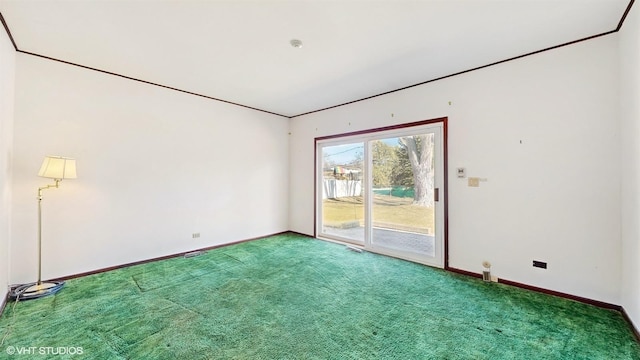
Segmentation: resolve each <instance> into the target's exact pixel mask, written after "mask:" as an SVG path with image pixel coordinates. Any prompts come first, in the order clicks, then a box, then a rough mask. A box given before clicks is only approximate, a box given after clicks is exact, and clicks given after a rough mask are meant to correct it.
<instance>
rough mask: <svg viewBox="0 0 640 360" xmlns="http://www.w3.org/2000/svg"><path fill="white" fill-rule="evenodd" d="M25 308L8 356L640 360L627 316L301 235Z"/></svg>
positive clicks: (2, 353) (74, 286)
mask: <svg viewBox="0 0 640 360" xmlns="http://www.w3.org/2000/svg"><path fill="white" fill-rule="evenodd" d="M13 305H14V303H9V304H8V305H7V308H6V310H5V312H4V314H3V315H2V317H1V318H0V339H2V338H4V342H3V344H2V345H1V346H0V358H8V359H18V358H54V359H64V358H83V359H607V360H610V359H640V345H639V344H638V343H637V342H636V341H635V339H634V337H633V334H632V332H631V330H630V328H629V326H628V324H627V323H625V321H624V320H623V318H622V316H621V315H620V314H619V313H617V312H615V311H610V310H604V309H600V308H596V307H593V306H590V305H585V304H582V303H577V302H574V301H569V300H565V299H560V298H556V297H552V296H548V295H544V294H539V293H535V292H530V291H526V290H522V289H518V288H514V287H509V286H505V285H501V284H487V283H484V282H482V281H480V280H478V279H474V278H469V277H465V276H462V275H457V274H452V273H449V272H446V271H443V270H438V269H432V268H429V267H425V266H422V265H419V264H414V263H411V262H407V261H402V260H398V259H393V258H389V257H385V256H381V255H375V254H371V253H355V252H352V251H348V250H346V249H345V247H344V246H341V245H337V244H332V243H328V242H323V241H319V240H314V239H311V238H307V237H303V236H298V235H294V234H285V235H280V236H273V237H269V238H265V239H261V240H257V241H252V242H246V243H242V244H238V245H233V246H228V247H223V248H219V249H216V250H211V251H209V252H207V253H206V254H204V255H201V256H198V257H194V258H187V259H185V258H174V259H169V260H164V261H158V262H154V263H149V264H144V265H138V266H132V267H128V268H124V269H119V270H115V271H111V272H107V273H102V274H97V275H92V276H87V277H83V278H79V279H74V280H71V281H68V282H67V284H66V286H65V288H64V289H62V291H61V292H60V293H58V294H57V295H56V296H51V297H48V298H42V299H38V300H30V301H24V302H19V303H17V304H16V306H15V309H14V306H13ZM10 347H11V348H10ZM29 347H36V349H35V352H32V355H29V356H19V355H7V351H11V350H12V349H13V350H20V349H23V350H24V348H29ZM39 347H51V348H53V349H54V351H58V352H60V351H62V352H68V351H69V350H65V349H67V347H74V348H81V351H82V355H81V356H77V355H76V356H69V355H39V352H38V351H42V350H38V349H39ZM58 348H63V350H55V349H58ZM34 353H35V355H33V354H34Z"/></svg>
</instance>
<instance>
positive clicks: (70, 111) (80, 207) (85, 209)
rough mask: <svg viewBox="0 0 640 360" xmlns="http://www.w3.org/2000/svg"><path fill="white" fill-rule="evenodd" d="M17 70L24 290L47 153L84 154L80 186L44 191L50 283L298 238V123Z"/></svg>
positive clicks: (17, 234) (128, 86)
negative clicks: (196, 252) (292, 163)
mask: <svg viewBox="0 0 640 360" xmlns="http://www.w3.org/2000/svg"><path fill="white" fill-rule="evenodd" d="M16 61H17V68H16V102H15V123H14V127H15V133H14V162H13V165H14V171H13V184H14V191H13V202H12V203H13V237H12V238H13V242H12V252H11V257H12V259H19V261H14V262H13V265H12V273H11V275H12V276H11V280H12V281H13V282H20V283H21V282H27V281H33V280H34V278H35V276H36V271H37V266H36V256H35V255H36V239H37V235H36V229H37V228H36V224H37V211H36V210H37V201H36V193H37V188H38V187H39V186H42V185H45V184H47V183H50V182H51V181H49V179H44V178H39V177H38V176H37V172H38V169H39V167H40V164H41V162H42V159H43V157H44V156H45V155H63V156H69V157H75V158H76V159H77V167H78V178H77V179H76V180H65V181H63V182H62V183H61V186H60V188H59V189H49V190H45V191H44V200H43V278H53V277H59V276H64V275H69V274H76V273H80V272H85V271H90V270H95V269H99V268H104V267H108V266H113V265H118V264H123V263H128V262H132V261H137V260H143V259H149V258H153V257H158V256H162V255H167V254H173V253H178V252H182V251H187V250H191V249H196V248H202V247H206V246H211V245H214V244H221V243H226V242H232V241H237V240H243V239H248V238H252V237H258V236H263V235H268V234H272V233H277V232H281V231H286V230H288V228H289V226H288V218H287V216H288V215H287V214H288V154H287V153H288V119H286V118H282V117H278V116H274V115H270V114H266V113H262V112H258V111H254V110H250V109H245V108H241V107H237V106H233V105H229V104H225V103H221V102H216V101H212V100H208V99H204V98H200V97H196V96H192V95H187V94H182V93H179V92H175V91H171V90H167V89H164V88H160V87H156V86H150V85H147V84H144V83H139V82H135V81H131V80H126V79H123V78H119V77H115V76H111V75H106V74H103V73H99V72H95V71H90V70H86V69H82V68H79V67H75V66H70V65H66V64H62V63H59V62H54V61H49V60H44V59H41V58H38V57H34V56H29V55H25V54H18V55H17V60H16ZM196 232H198V233H200V234H201V237H200V238H198V239H192V236H191V235H192V233H196Z"/></svg>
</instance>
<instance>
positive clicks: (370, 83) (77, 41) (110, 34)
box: [0, 0, 629, 116]
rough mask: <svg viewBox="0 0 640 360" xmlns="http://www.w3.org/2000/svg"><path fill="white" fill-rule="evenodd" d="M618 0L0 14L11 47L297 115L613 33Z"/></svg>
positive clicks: (294, 1)
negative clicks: (295, 44)
mask: <svg viewBox="0 0 640 360" xmlns="http://www.w3.org/2000/svg"><path fill="white" fill-rule="evenodd" d="M628 5H629V0H413V1H406V0H386V1H385V0H378V1H374V0H359V1H358V0H339V1H329V0H256V1H245V0H233V1H221V0H208V1H205V0H200V1H185V0H173V1H145V0H108V1H106V0H92V1H88V0H85V1H82V0H72V1H70V0H40V1H31V0H0V12H1V13H2V15H3V16H4V18H5V20H6V22H7V25H8V27H9V29H10V31H11V33H12V35H13V37H14V39H15V42H16V44H17V46H18V49H19V50H21V51H24V52H31V53H35V54H39V55H43V56H47V57H51V58H55V59H59V60H63V61H67V62H71V63H75V64H80V65H83V66H87V67H91V68H96V69H100V70H104V71H108V72H113V73H117V74H120V75H124V76H128V77H132V78H136V79H140V80H144V81H148V82H152V83H156V84H161V85H164V86H169V87H174V88H177V89H181V90H185V91H189V92H193V93H197V94H201V95H205V96H209V97H213V98H217V99H222V100H225V101H230V102H234V103H238V104H242V105H246V106H250V107H255V108H258V109H262V110H265V111H269V112H274V113H277V114H281V115H285V116H294V115H299V114H303V113H306V112H310V111H314V110H319V109H322V108H326V107H330V106H334V105H339V104H342V103H345V102H350V101H354V100H358V99H361V98H365V97H369V96H372V95H376V94H380V93H383V92H387V91H391V90H395V89H398V88H402V87H406V86H410V85H413V84H416V83H421V82H424V81H428V80H431V79H434V78H438V77H442V76H446V75H450V74H453V73H457V72H460V71H464V70H468V69H472V68H475V67H478V66H483V65H487V64H490V63H494V62H496V61H500V60H505V59H508V58H512V57H515V56H519V55H523V54H526V53H530V52H534V51H538V50H541V49H544V48H548V47H552V46H556V45H560V44H563V43H567V42H571V41H574V40H578V39H582V38H585V37H589V36H593V35H597V34H601V33H605V32H608V31H612V30H615V29H616V27H617V26H618V23H619V21H620V19H621V18H622V16H623V14H624V12H625V10H626V8H627V6H628ZM0 30H1V29H0ZM3 36H4V35H3ZM293 38H297V39H300V40H302V41H303V43H304V46H303V47H302V48H301V49H296V48H293V47H292V46H291V45H290V44H289V40H291V39H293Z"/></svg>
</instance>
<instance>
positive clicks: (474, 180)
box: [469, 177, 480, 187]
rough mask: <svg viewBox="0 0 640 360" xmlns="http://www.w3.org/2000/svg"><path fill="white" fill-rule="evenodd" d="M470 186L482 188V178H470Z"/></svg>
mask: <svg viewBox="0 0 640 360" xmlns="http://www.w3.org/2000/svg"><path fill="white" fill-rule="evenodd" d="M469 186H470V187H478V186H480V178H477V177H470V178H469Z"/></svg>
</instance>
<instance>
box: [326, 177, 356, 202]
mask: <svg viewBox="0 0 640 360" xmlns="http://www.w3.org/2000/svg"><path fill="white" fill-rule="evenodd" d="M361 195H362V182H361V181H360V180H335V179H324V180H323V184H322V198H323V199H337V198H341V197H346V196H361Z"/></svg>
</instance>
